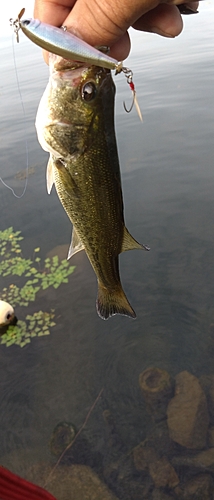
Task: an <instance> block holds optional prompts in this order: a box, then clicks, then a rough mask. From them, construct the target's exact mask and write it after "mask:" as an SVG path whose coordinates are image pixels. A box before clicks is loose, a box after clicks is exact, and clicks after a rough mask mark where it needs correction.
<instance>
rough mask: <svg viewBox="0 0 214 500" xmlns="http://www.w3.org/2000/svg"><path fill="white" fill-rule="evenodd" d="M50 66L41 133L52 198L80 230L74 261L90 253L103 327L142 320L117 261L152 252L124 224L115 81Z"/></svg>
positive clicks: (62, 63)
mask: <svg viewBox="0 0 214 500" xmlns="http://www.w3.org/2000/svg"><path fill="white" fill-rule="evenodd" d="M50 62H51V66H50V70H51V77H50V80H49V84H48V87H47V89H46V91H45V94H44V96H43V98H42V100H41V104H40V106H39V110H38V114H37V120H36V126H37V132H38V138H39V140H40V143H41V145H42V147H43V148H44V149H45V150H47V151H49V152H50V160H49V166H48V183H49V190H50V184H51V183H52V182H54V183H55V187H56V190H57V193H58V196H59V198H60V201H61V203H62V205H63V207H64V209H65V211H66V212H67V214H68V216H69V218H70V220H71V222H72V224H73V236H72V243H71V247H70V250H69V256H72V255H73V254H74V253H76V252H77V251H79V250H82V249H83V248H84V249H85V251H86V253H87V255H88V258H89V260H90V262H91V264H92V266H93V268H94V271H95V273H96V276H97V279H98V297H97V311H98V314H99V315H100V316H101V317H102V318H103V319H107V318H108V317H109V316H112V315H114V314H125V315H127V316H130V317H135V312H134V310H133V309H132V307H131V305H130V304H129V302H128V300H127V298H126V296H125V294H124V291H123V289H122V286H121V282H120V276H119V263H118V255H119V254H120V253H121V252H122V251H125V250H129V249H133V248H145V249H148V247H145V246H144V245H140V244H139V243H137V242H136V240H134V238H132V236H131V235H130V234H129V232H128V230H127V229H126V227H125V224H124V216H123V198H122V191H121V179H120V167H119V159H118V152H117V144H116V138H115V132H114V96H115V86H114V83H113V80H112V77H111V73H110V71H109V70H107V69H103V68H102V69H101V68H99V67H96V66H89V67H88V66H87V65H86V64H85V65H84V64H80V63H71V61H66V60H63V59H61V58H59V57H56V56H51V61H50ZM50 178H51V179H52V181H50Z"/></svg>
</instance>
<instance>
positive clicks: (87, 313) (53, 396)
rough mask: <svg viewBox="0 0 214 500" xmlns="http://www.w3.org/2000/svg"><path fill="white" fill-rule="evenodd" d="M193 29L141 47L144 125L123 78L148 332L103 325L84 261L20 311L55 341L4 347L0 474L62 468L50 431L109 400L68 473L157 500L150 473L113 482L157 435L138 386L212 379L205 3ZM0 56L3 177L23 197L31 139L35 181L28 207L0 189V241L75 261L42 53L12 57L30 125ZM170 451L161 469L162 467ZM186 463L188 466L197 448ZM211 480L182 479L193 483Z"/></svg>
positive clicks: (208, 15) (211, 159) (0, 355)
mask: <svg viewBox="0 0 214 500" xmlns="http://www.w3.org/2000/svg"><path fill="white" fill-rule="evenodd" d="M184 22H185V29H184V31H183V34H182V35H181V36H180V37H178V38H177V39H175V40H169V39H162V38H160V37H157V36H155V35H152V34H141V33H133V34H132V39H133V48H132V54H131V56H130V57H129V59H128V61H127V66H129V67H131V68H132V70H133V72H134V82H135V86H136V89H137V94H138V100H139V103H140V105H141V109H142V112H143V118H144V122H143V124H141V123H140V122H139V119H138V117H137V114H136V112H135V111H134V110H133V112H132V113H131V114H129V115H126V113H125V112H124V109H123V105H122V102H123V100H124V99H125V101H126V104H127V106H128V105H129V102H131V96H130V92H129V89H128V86H127V85H126V81H125V79H124V77H123V76H117V77H116V78H115V83H116V88H117V98H116V133H117V141H118V148H119V155H120V165H121V175H122V186H123V196H124V205H125V220H126V225H127V227H128V229H129V231H130V232H131V234H132V235H133V236H134V237H135V238H136V239H137V240H138V241H140V242H142V243H146V244H148V245H149V246H150V247H151V251H150V252H149V253H146V252H137V251H136V252H126V253H124V254H122V255H121V256H120V270H121V278H122V282H123V286H124V289H125V292H126V293H127V296H128V298H129V300H130V302H131V304H132V306H133V307H134V309H135V311H136V314H137V319H136V320H135V321H133V320H130V319H128V318H125V317H113V318H111V319H109V321H107V322H104V321H102V320H101V319H100V318H99V317H98V316H97V313H96V309H95V300H96V293H97V284H96V277H95V274H94V272H93V270H92V268H91V266H90V263H89V261H88V259H87V257H86V255H85V254H84V253H83V252H81V253H79V254H77V255H76V256H75V257H74V258H73V262H72V263H73V264H74V265H75V266H76V269H75V271H74V273H73V274H72V275H71V276H70V277H69V283H68V284H63V285H61V286H60V287H59V288H58V289H57V290H55V289H48V290H47V291H46V292H42V293H41V294H40V293H39V294H38V298H37V299H36V302H34V303H33V304H31V305H30V306H29V309H28V310H27V312H26V308H23V307H17V308H16V313H17V316H18V318H20V319H24V317H25V315H26V314H29V313H30V314H32V313H33V311H35V310H39V309H41V308H42V307H46V309H51V308H54V309H55V312H56V316H55V318H56V326H55V327H54V328H52V329H51V335H50V336H47V337H41V338H34V339H32V342H31V343H30V344H29V345H27V346H26V347H24V348H23V349H21V348H20V347H18V346H11V347H5V346H4V345H0V380H1V389H0V401H1V405H0V406H1V412H0V461H1V464H2V465H4V466H6V467H8V468H9V469H11V470H13V471H14V472H17V473H19V474H20V475H23V476H26V477H28V472H27V471H28V468H29V467H30V466H35V464H38V463H42V464H49V463H50V461H52V463H54V459H53V458H51V455H50V448H49V442H50V437H51V435H52V432H53V429H54V428H55V426H56V425H57V424H58V423H59V422H64V421H66V422H72V423H73V424H74V425H75V426H76V428H77V429H80V428H81V425H82V424H83V422H84V420H85V418H86V415H87V413H88V411H89V409H90V407H91V406H92V404H93V402H94V401H95V399H96V396H97V395H98V393H99V391H100V390H101V389H102V388H103V393H102V396H101V398H100V399H99V401H98V402H97V404H96V406H95V408H94V410H93V412H92V414H91V416H90V418H89V420H88V422H87V425H86V427H85V429H84V430H83V431H82V433H81V436H80V438H79V439H80V442H79V443H80V444H79V446H78V440H77V441H76V455H75V452H74V457H73V458H71V461H72V460H74V462H75V461H77V462H78V463H82V464H89V465H90V466H92V467H93V468H94V470H95V471H96V472H97V473H99V475H100V477H101V479H102V480H105V481H106V482H107V484H108V486H109V487H110V488H112V490H113V491H114V493H115V495H116V496H117V498H121V499H122V500H125V499H126V498H127V499H128V498H133V500H137V499H138V498H148V499H149V500H150V498H151V499H153V498H156V497H154V484H153V483H152V482H151V484H150V486H149V487H148V492H147V496H140V497H139V484H140V483H141V480H142V484H144V483H145V482H146V483H147V485H148V481H149V479H148V477H147V476H146V474H147V473H145V472H143V473H141V472H139V471H137V472H136V471H135V473H133V474H132V473H131V472H130V470H129V471H128V472H127V470H126V471H125V472H124V471H123V474H124V475H125V479H124V480H123V479H122V480H121V477H120V479H119V478H118V476H119V474H118V475H117V473H115V474H113V476H112V474H108V473H107V472H106V471H107V470H108V469H109V468H110V467H111V466H112V463H113V462H115V460H117V461H119V463H120V461H121V460H122V457H123V456H124V454H126V453H128V452H129V451H130V450H132V448H133V447H135V446H136V445H138V444H139V443H140V442H141V441H143V440H144V439H145V438H146V437H147V436H148V433H149V432H150V430H151V426H153V419H152V417H151V415H150V414H149V413H148V411H147V409H146V405H145V400H144V398H143V395H142V393H141V391H140V388H139V381H138V379H139V374H140V373H141V372H143V371H144V370H145V369H147V368H148V367H157V368H159V369H161V370H166V371H168V372H169V374H170V375H171V376H172V377H175V376H176V375H177V374H178V373H179V372H182V371H184V370H185V371H188V372H189V373H191V374H192V375H194V376H195V377H197V378H200V377H202V376H204V375H213V376H214V348H213V346H214V344H213V342H214V339H213V337H212V332H213V327H212V326H210V325H212V324H213V323H214V195H213V193H214V140H213V137H214V135H213V134H214V107H213V103H214V85H213V78H214V70H213V56H214V51H213V48H214V32H213V23H214V8H213V5H211V2H208V1H207V2H204V3H203V6H202V7H201V13H200V14H198V15H197V16H190V17H186V18H185V19H184ZM1 45H2V47H1V55H0V57H1V63H2V64H1V84H0V112H1V118H0V158H1V164H0V175H1V177H2V178H3V179H4V180H5V181H6V182H7V183H8V184H9V185H10V186H12V187H13V188H14V189H15V191H16V193H17V194H21V193H22V190H23V186H24V182H25V181H24V180H19V179H17V178H16V177H15V176H16V174H17V172H19V171H22V170H23V169H25V165H26V155H25V137H27V141H28V148H29V165H30V167H34V168H33V172H34V174H33V175H30V176H29V180H28V186H27V191H26V193H25V195H24V197H23V198H21V199H16V198H15V197H14V196H13V195H12V193H11V191H9V190H7V189H6V188H5V187H4V186H3V185H2V184H0V214H1V218H0V230H4V229H6V228H8V227H10V226H13V227H14V230H16V231H18V230H20V231H21V232H22V236H23V237H24V240H23V243H22V248H23V254H24V257H26V258H28V257H31V256H32V253H33V249H34V248H35V247H37V246H40V247H41V256H42V257H43V258H45V256H46V255H47V254H48V252H50V251H51V250H52V249H54V248H55V247H56V246H58V245H64V247H63V250H62V255H60V256H61V257H62V258H65V257H66V252H67V250H66V248H68V247H69V243H70V235H71V227H70V222H69V219H68V218H67V216H66V214H65V212H64V210H63V208H62V206H61V204H60V202H59V200H58V197H57V195H56V193H55V192H53V193H52V194H51V195H50V196H48V195H47V192H46V185H45V171H46V163H47V155H46V154H45V153H44V152H43V151H42V150H41V148H40V146H39V144H38V142H37V138H36V133H35V128H34V120H35V114H36V109H37V106H38V103H39V99H40V97H41V95H42V92H43V90H44V88H45V85H46V82H47V78H48V68H47V67H46V66H45V64H44V63H43V61H42V58H41V52H40V50H39V49H38V48H37V47H34V46H33V44H31V43H30V42H28V41H27V40H26V39H24V36H22V37H21V43H20V45H19V46H18V45H17V46H15V53H16V65H17V70H18V75H19V82H20V89H21V93H22V98H23V101H24V107H25V114H26V116H25V118H23V110H22V106H21V103H20V97H19V92H18V89H17V82H16V77H15V70H14V64H13V54H12V45H11V39H8V38H4V39H2V41H1ZM4 286H5V280H4V279H3V278H1V289H2V288H3V287H4ZM107 411H108V417H106V415H107ZM109 415H110V416H109ZM162 446H163V447H162V450H160V449H159V450H158V453H159V455H162V454H164V453H165V451H164V443H163V445H162ZM207 446H208V445H206V446H205V448H207ZM178 448H179V446H178ZM178 451H179V453H181V451H182V453H183V454H184V453H186V454H187V455H189V449H188V447H182V448H181V447H180V448H179V450H177V451H176V453H177V452H178ZM196 451H197V450H195V451H194V453H196ZM68 461H69V460H68ZM119 467H120V466H119ZM121 467H122V466H121ZM203 471H204V470H201V469H199V470H198V469H197V470H196V469H194V471H193V472H191V471H188V474H190V476H188V474H187V471H186V469H181V470H180V469H179V471H177V472H178V474H179V479H180V481H181V483H182V481H183V483H185V481H188V480H189V479H190V478H191V477H192V476H191V474H192V475H193V476H194V475H195V474H199V473H200V474H201V473H202V472H203ZM117 472H118V471H117ZM205 472H207V469H206V470H205ZM141 474H142V475H141ZM135 476H136V477H135ZM112 477H113V478H112ZM34 480H36V478H34ZM210 481H211V479H210ZM129 483H130V484H131V485H132V495H131V494H130V489H129ZM183 483H182V484H183ZM156 486H157V485H156ZM135 488H136V490H135ZM156 490H158V488H157V487H156ZM135 491H136V493H135ZM161 491H162V493H160V494H161V495H163V493H164V489H163V488H162V490H161ZM166 491H168V495H169V498H182V497H181V493H179V492H178V491H177V492H176V491H174V490H172V489H170V488H167V487H166ZM166 491H165V493H166ZM144 493H145V492H144ZM137 495H138V496H137ZM142 495H143V493H142ZM145 495H146V493H145ZM170 495H171V496H170ZM179 495H180V496H179ZM64 498H67V497H64ZM64 498H63V496H62V500H64ZM157 498H160V499H162V498H165V497H164V496H163V497H161V496H160V497H157ZM167 498H168V497H167ZM185 498H187V497H185ZM188 498H193V497H191V496H190V497H188ZM194 498H196V497H194ZM197 498H202V497H197ZM203 498H204V497H203ZM206 498H208V497H206ZM209 498H212V495H211V494H210V497H209Z"/></svg>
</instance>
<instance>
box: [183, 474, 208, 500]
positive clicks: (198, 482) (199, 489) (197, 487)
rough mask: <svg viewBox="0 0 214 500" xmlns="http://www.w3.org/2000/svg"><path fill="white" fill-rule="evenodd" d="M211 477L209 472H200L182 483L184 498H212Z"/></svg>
mask: <svg viewBox="0 0 214 500" xmlns="http://www.w3.org/2000/svg"><path fill="white" fill-rule="evenodd" d="M212 498H213V479H212V476H210V474H200V475H199V476H197V477H194V478H193V479H190V480H189V481H187V482H186V483H185V484H184V490H183V499H184V500H212Z"/></svg>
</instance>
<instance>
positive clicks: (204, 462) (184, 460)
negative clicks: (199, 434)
mask: <svg viewBox="0 0 214 500" xmlns="http://www.w3.org/2000/svg"><path fill="white" fill-rule="evenodd" d="M172 464H173V465H174V466H175V467H191V468H192V469H196V470H200V471H202V472H204V471H207V472H214V448H209V449H208V450H204V451H201V452H200V453H197V454H196V455H179V456H177V457H174V458H173V459H172Z"/></svg>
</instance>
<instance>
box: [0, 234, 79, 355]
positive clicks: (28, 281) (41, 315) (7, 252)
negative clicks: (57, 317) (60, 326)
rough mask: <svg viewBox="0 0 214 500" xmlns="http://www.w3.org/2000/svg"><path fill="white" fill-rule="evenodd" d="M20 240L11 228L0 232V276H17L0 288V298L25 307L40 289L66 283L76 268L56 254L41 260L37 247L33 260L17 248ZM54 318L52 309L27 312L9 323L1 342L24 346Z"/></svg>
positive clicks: (33, 299)
mask: <svg viewBox="0 0 214 500" xmlns="http://www.w3.org/2000/svg"><path fill="white" fill-rule="evenodd" d="M21 240H23V237H22V236H21V232H20V231H16V232H15V231H13V228H12V227H10V228H8V229H5V230H4V231H0V275H1V276H4V277H8V276H14V277H19V280H18V283H10V285H9V286H8V287H4V288H3V290H2V292H1V293H0V298H1V299H2V300H5V301H7V302H9V303H11V305H12V306H13V307H16V306H17V305H19V306H25V307H26V306H28V304H29V303H30V302H34V301H35V299H36V295H37V293H38V292H39V291H40V290H46V289H47V288H49V287H51V286H53V287H54V288H58V287H59V286H60V285H61V284H62V283H68V276H69V275H70V274H71V273H72V272H73V271H74V269H75V267H74V266H71V265H70V264H69V262H68V261H67V260H66V259H63V260H61V261H60V260H59V257H58V256H57V255H55V256H54V257H52V258H47V259H45V260H44V262H43V263H42V259H41V258H40V257H39V252H40V248H39V247H38V248H35V249H34V256H33V258H32V259H25V258H24V257H23V255H22V249H21V247H20V241H21ZM14 281H17V278H15V279H14ZM20 281H21V286H20ZM53 318H54V310H51V312H50V313H47V312H43V311H39V312H35V313H34V314H33V315H32V316H30V315H27V316H26V318H25V321H23V320H19V321H18V324H17V325H15V326H14V325H11V326H10V327H9V328H8V330H7V332H6V333H5V334H4V335H2V336H1V337H0V342H1V343H2V344H5V345H6V346H9V345H12V344H18V345H20V347H23V346H24V345H26V344H28V343H29V342H30V341H31V338H32V337H35V336H38V337H39V336H42V335H49V333H50V331H49V327H51V326H54V325H55V323H54V321H53Z"/></svg>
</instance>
